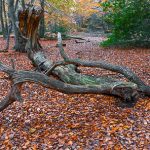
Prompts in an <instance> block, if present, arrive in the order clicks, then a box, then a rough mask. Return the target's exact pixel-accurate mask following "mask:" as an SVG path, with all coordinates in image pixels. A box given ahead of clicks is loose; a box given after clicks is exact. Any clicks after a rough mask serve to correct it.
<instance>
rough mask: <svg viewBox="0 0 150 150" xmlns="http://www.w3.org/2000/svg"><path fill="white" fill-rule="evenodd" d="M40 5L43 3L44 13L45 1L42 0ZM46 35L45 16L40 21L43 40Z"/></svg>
mask: <svg viewBox="0 0 150 150" xmlns="http://www.w3.org/2000/svg"><path fill="white" fill-rule="evenodd" d="M40 3H41V8H42V9H43V11H44V5H45V3H44V0H40ZM44 34H45V19H44V15H43V16H42V17H41V20H40V27H39V36H40V37H41V38H43V37H44Z"/></svg>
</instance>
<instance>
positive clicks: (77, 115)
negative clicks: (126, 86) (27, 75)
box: [0, 37, 150, 150]
mask: <svg viewBox="0 0 150 150" xmlns="http://www.w3.org/2000/svg"><path fill="white" fill-rule="evenodd" d="M89 39H90V40H91V42H86V43H78V44H77V43H75V40H68V41H64V43H66V44H67V46H66V48H65V49H66V52H67V53H68V55H69V56H70V57H72V58H81V59H86V60H105V61H108V62H110V63H113V64H118V65H125V66H127V67H129V68H131V69H132V70H133V71H134V72H135V73H136V74H138V76H139V77H140V78H141V79H142V80H144V81H145V82H146V83H147V84H149V85H150V66H149V64H150V51H149V49H137V48H136V49H135V48H133V49H122V50H120V49H117V48H112V49H110V48H107V49H106V48H105V49H104V48H100V47H99V46H98V42H99V41H100V40H103V38H94V37H92V38H89ZM41 44H42V46H43V48H44V50H43V52H44V53H45V54H46V56H47V57H49V58H51V59H52V60H54V61H56V60H60V59H61V58H60V55H59V52H58V49H57V48H56V47H55V45H56V41H44V40H43V41H41ZM4 46H5V42H4V41H3V40H2V38H1V39H0V48H1V49H2V47H4ZM12 46H13V41H12V39H11V46H10V47H11V48H10V50H9V52H8V53H1V54H0V60H1V62H3V63H4V64H7V65H9V66H11V59H14V60H15V66H16V69H18V70H34V67H33V66H32V64H31V62H30V61H29V60H28V58H27V55H26V54H21V53H18V52H14V51H13V50H12ZM80 69H81V70H82V71H83V72H84V73H86V74H95V75H112V76H115V77H118V78H119V79H121V80H124V79H123V77H122V76H119V75H117V74H116V73H112V72H110V71H106V70H103V69H90V68H80ZM4 76H6V75H5V74H2V73H0V78H3V77H4ZM9 87H10V83H9V81H7V80H6V79H0V98H2V97H3V96H5V95H6V94H7V92H8V91H9ZM22 96H23V98H24V103H23V104H21V103H19V102H15V103H13V105H11V106H9V107H8V108H7V109H6V110H4V111H3V112H0V149H4V150H9V149H18V150H20V149H28V150H37V149H38V150H39V149H40V150H46V149H47V150H51V149H52V150H58V149H59V150H101V149H106V150H107V149H114V150H120V149H133V150H135V149H138V150H148V149H150V145H149V144H150V141H149V139H150V126H149V124H150V98H140V99H139V100H138V101H137V102H136V103H134V104H132V105H131V104H125V103H123V102H121V101H120V99H118V98H115V97H111V96H104V95H98V94H97V95H94V94H85V95H83V94H78V95H77V94H74V95H67V94H62V93H59V92H57V91H53V90H51V89H47V88H43V87H41V86H39V85H38V84H33V83H25V84H24V85H23V88H22Z"/></svg>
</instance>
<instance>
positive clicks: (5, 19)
mask: <svg viewBox="0 0 150 150" xmlns="http://www.w3.org/2000/svg"><path fill="white" fill-rule="evenodd" d="M5 4H6V3H5V0H3V14H4V15H3V16H4V24H5V37H7V35H8V18H7V14H6V8H5V6H6V5H5Z"/></svg>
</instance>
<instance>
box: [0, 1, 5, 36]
mask: <svg viewBox="0 0 150 150" xmlns="http://www.w3.org/2000/svg"><path fill="white" fill-rule="evenodd" d="M3 11H4V8H3V1H2V0H0V21H1V27H2V33H3V38H6V30H5V25H4V17H3Z"/></svg>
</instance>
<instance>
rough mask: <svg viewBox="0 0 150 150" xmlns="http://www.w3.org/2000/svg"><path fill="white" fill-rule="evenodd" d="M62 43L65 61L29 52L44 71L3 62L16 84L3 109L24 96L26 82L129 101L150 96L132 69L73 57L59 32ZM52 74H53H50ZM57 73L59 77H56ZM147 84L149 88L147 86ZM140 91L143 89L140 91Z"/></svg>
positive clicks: (1, 67)
mask: <svg viewBox="0 0 150 150" xmlns="http://www.w3.org/2000/svg"><path fill="white" fill-rule="evenodd" d="M58 46H59V50H60V53H61V56H62V58H63V59H64V60H63V61H60V62H56V63H53V62H52V61H50V60H49V59H47V58H46V57H45V55H44V54H43V53H42V52H35V51H34V52H33V51H29V53H28V56H29V59H30V60H31V61H32V62H33V64H34V66H35V67H37V68H38V70H39V71H41V73H40V72H34V71H16V70H15V69H12V68H9V67H7V66H5V65H3V64H2V63H0V71H2V72H5V73H7V74H8V75H9V77H10V80H11V81H12V83H13V85H12V88H11V90H10V93H9V94H8V95H7V96H6V97H5V98H4V99H3V100H2V101H1V102H0V111H2V110H4V109H5V108H7V107H8V106H9V105H10V104H12V103H13V102H14V101H16V100H17V101H20V102H22V99H21V94H20V93H21V92H20V90H21V85H22V84H23V83H24V82H35V83H38V84H41V85H42V86H44V87H47V88H51V89H54V90H57V91H60V92H63V93H66V94H79V93H80V94H90V93H91V94H107V95H114V96H118V97H120V98H121V99H122V100H125V101H132V100H135V99H137V98H138V96H139V94H140V92H143V93H144V94H146V95H150V91H149V89H150V87H149V86H148V85H146V84H144V82H143V81H142V80H140V79H139V78H138V77H137V76H136V75H135V74H134V73H133V72H132V71H131V70H130V69H128V68H125V67H122V66H115V65H112V64H109V63H106V62H102V61H101V62H86V61H81V60H72V59H70V58H69V57H68V56H67V54H66V53H65V51H64V49H63V47H62V41H61V35H60V34H58ZM78 66H84V67H98V68H103V69H108V70H111V71H115V72H119V73H121V74H123V75H124V76H125V77H126V78H128V79H129V80H130V81H132V82H123V81H119V80H117V79H114V78H111V77H96V76H89V75H83V74H81V73H79V72H77V67H78ZM48 75H51V76H50V77H49V76H48ZM56 76H57V79H56V78H55V77H56ZM143 86H145V89H146V90H145V89H144V88H143ZM139 91H140V92H139Z"/></svg>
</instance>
